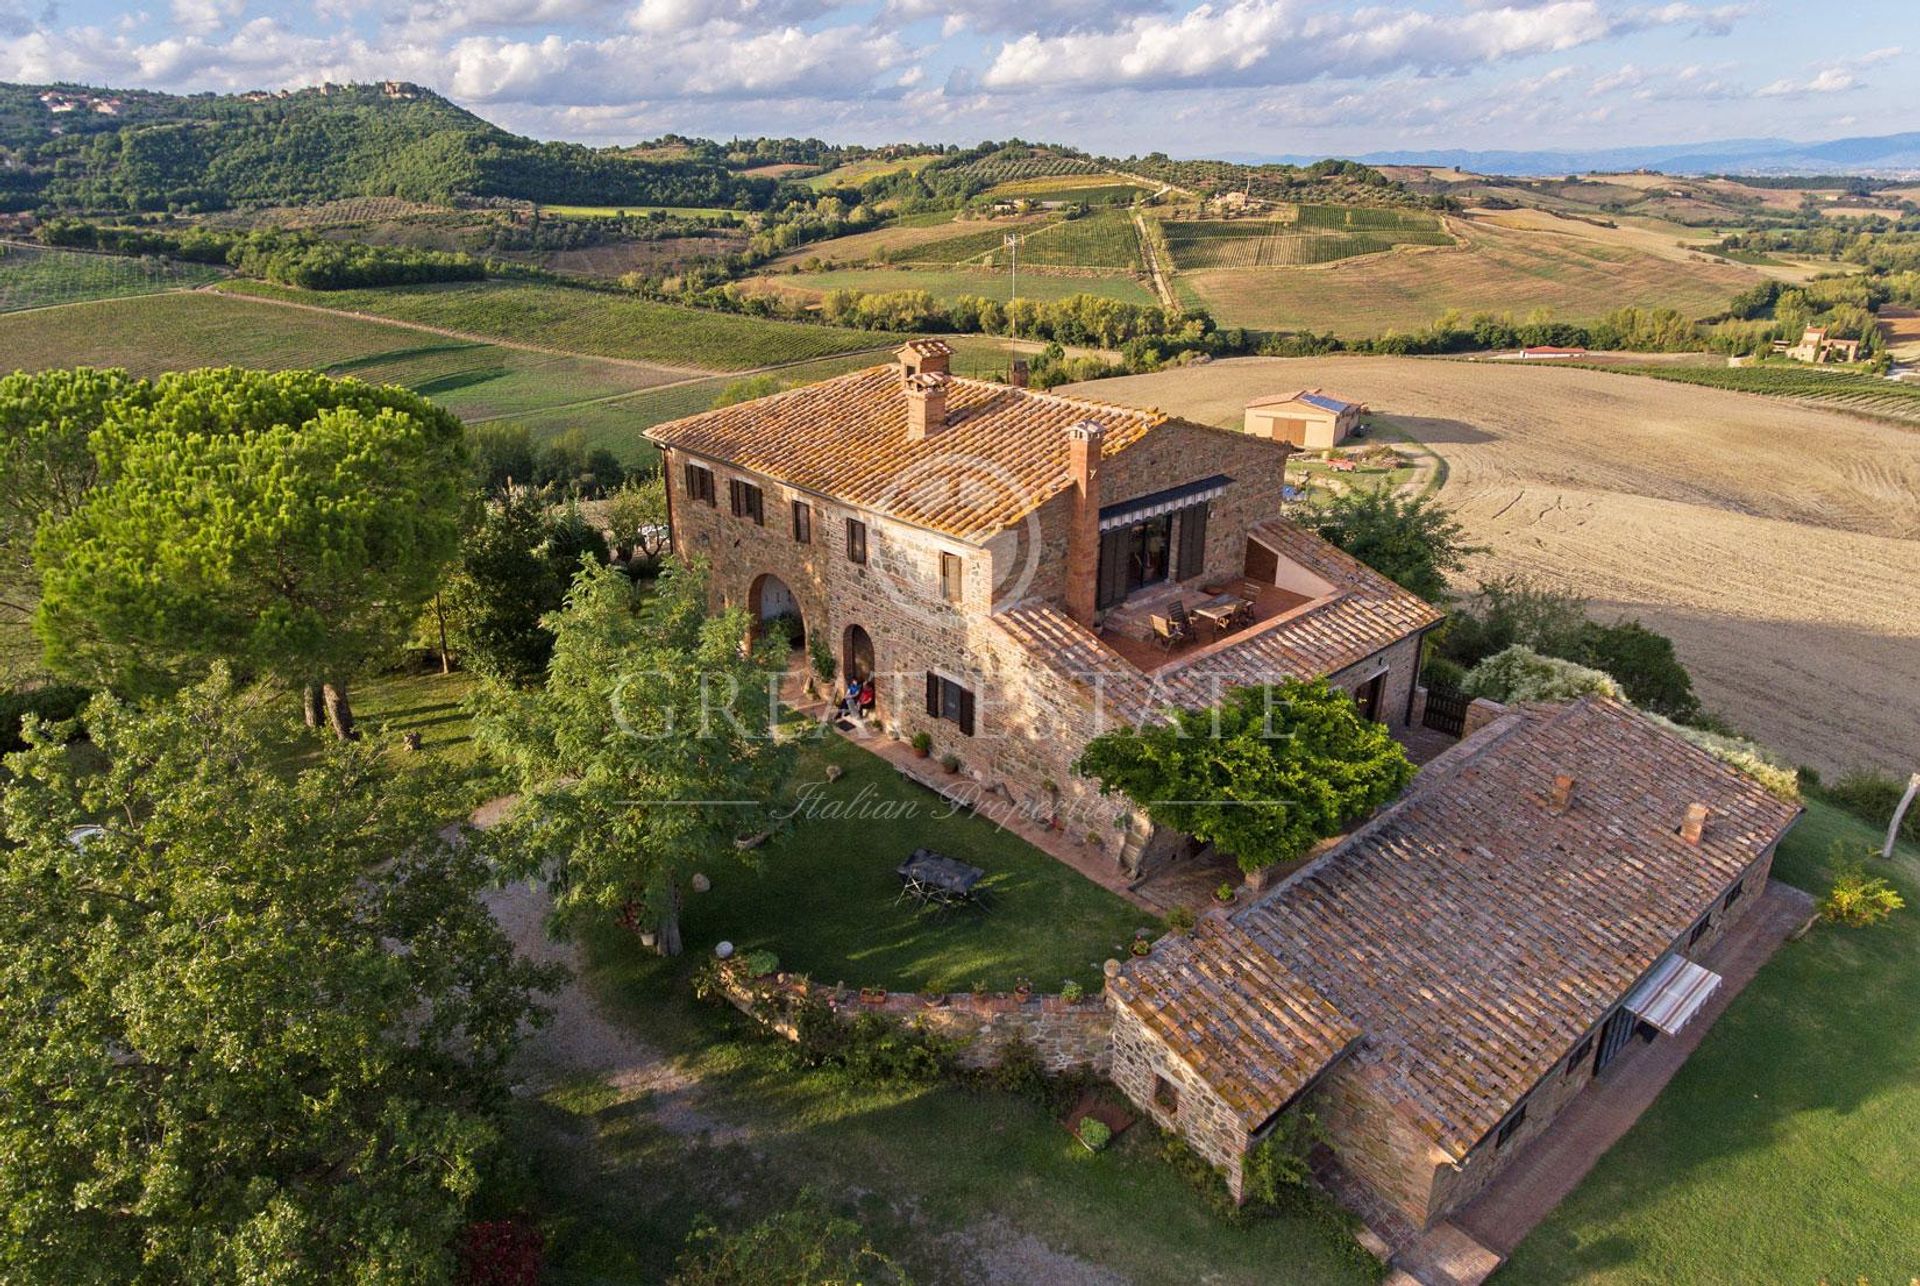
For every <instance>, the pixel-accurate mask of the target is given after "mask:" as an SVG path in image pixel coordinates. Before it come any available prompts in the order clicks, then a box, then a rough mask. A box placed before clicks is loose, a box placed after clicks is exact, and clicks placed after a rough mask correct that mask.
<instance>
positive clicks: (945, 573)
mask: <svg viewBox="0 0 1920 1286" xmlns="http://www.w3.org/2000/svg"><path fill="white" fill-rule="evenodd" d="M965 568H966V564H965V563H963V562H961V561H960V555H958V554H942V555H940V597H942V598H944V599H946V600H947V601H948V602H949V603H957V602H959V601H960V600H961V598H963V597H964V596H965V594H966V577H965V575H964V570H965Z"/></svg>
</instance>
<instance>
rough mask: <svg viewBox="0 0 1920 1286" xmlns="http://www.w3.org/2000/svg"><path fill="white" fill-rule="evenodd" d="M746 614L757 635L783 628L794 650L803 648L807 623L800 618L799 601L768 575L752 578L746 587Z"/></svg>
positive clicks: (782, 583) (788, 589)
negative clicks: (749, 617) (750, 583)
mask: <svg viewBox="0 0 1920 1286" xmlns="http://www.w3.org/2000/svg"><path fill="white" fill-rule="evenodd" d="M747 614H748V615H749V616H751V617H753V622H754V625H753V628H754V629H755V630H756V631H757V632H760V633H765V632H766V631H767V630H769V629H774V628H780V629H784V630H785V631H786V632H787V640H788V642H789V643H790V644H791V645H792V646H793V648H794V649H795V650H796V651H797V650H799V649H800V648H802V647H805V646H806V642H807V623H806V620H805V619H804V618H803V617H802V616H801V615H800V600H799V599H797V598H795V597H794V596H793V590H791V589H790V588H788V586H787V583H786V582H785V581H783V580H781V579H780V578H779V577H778V576H775V575H774V574H773V573H772V572H767V573H765V574H763V575H760V576H756V577H754V580H753V584H752V585H751V586H749V587H748V589H747Z"/></svg>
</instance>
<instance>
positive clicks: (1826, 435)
mask: <svg viewBox="0 0 1920 1286" xmlns="http://www.w3.org/2000/svg"><path fill="white" fill-rule="evenodd" d="M1314 385H1319V386H1323V387H1325V388H1326V389H1328V390H1329V391H1330V392H1333V393H1335V394H1338V395H1340V396H1343V397H1347V398H1351V399H1355V400H1359V401H1364V402H1366V403H1368V404H1369V405H1370V406H1372V407H1373V408H1374V409H1375V410H1376V411H1378V412H1380V413H1381V414H1382V415H1384V416H1386V417H1388V418H1390V419H1392V420H1393V421H1394V423H1395V424H1396V425H1398V426H1400V427H1402V428H1403V429H1405V430H1406V431H1407V432H1408V433H1410V434H1412V435H1413V436H1414V437H1416V438H1418V439H1419V440H1420V441H1422V442H1424V443H1426V445H1428V446H1429V447H1431V448H1433V449H1434V450H1435V451H1437V452H1438V453H1439V454H1440V455H1441V456H1442V457H1443V458H1444V459H1445V460H1446V462H1447V466H1448V473H1447V480H1446V483H1445V486H1444V488H1443V490H1442V492H1441V496H1442V498H1443V499H1444V500H1445V502H1446V503H1447V504H1448V505H1450V506H1452V507H1453V508H1454V509H1455V510H1456V511H1457V512H1458V513H1459V515H1460V518H1461V520H1462V521H1463V522H1464V523H1465V524H1466V525H1467V528H1468V532H1469V535H1470V538H1471V539H1472V540H1473V542H1474V543H1476V544H1480V545H1485V546H1487V547H1488V548H1489V550H1490V551H1491V552H1490V553H1489V554H1488V555H1486V556H1485V557H1484V558H1482V559H1480V560H1478V563H1477V565H1476V567H1475V568H1474V572H1475V574H1476V575H1483V574H1490V573H1496V572H1525V573H1528V574H1531V575H1536V576H1540V577H1543V578H1548V579H1551V580H1553V581H1557V582H1560V583H1563V584H1566V585H1568V586H1570V587H1572V588H1573V589H1575V590H1577V591H1579V592H1580V593H1582V594H1585V595H1588V596H1589V597H1590V598H1591V599H1592V600H1593V601H1594V605H1595V609H1596V611H1597V613H1598V614H1599V615H1600V616H1601V617H1603V618H1610V617H1611V616H1613V615H1615V614H1626V615H1631V616H1637V617H1639V618H1641V619H1642V620H1644V621H1645V622H1646V623H1647V624H1648V625H1650V626H1652V627H1654V628H1656V629H1659V630H1662V631H1664V632H1665V633H1667V634H1670V635H1671V636H1672V637H1673V639H1674V643H1675V645H1676V647H1677V648H1678V649H1679V652H1680V656H1681V659H1682V660H1683V661H1684V662H1685V663H1686V665H1687V666H1688V668H1689V669H1690V670H1692V672H1693V675H1694V680H1695V684H1696V686H1697V688H1698V689H1699V691H1700V694H1701V697H1702V699H1703V701H1704V702H1705V703H1706V705H1707V707H1708V708H1709V709H1711V710H1712V711H1714V712H1715V713H1717V714H1719V715H1721V716H1722V717H1724V718H1726V719H1727V720H1729V721H1730V722H1731V723H1733V724H1734V725H1735V726H1736V727H1739V728H1741V729H1743V730H1745V731H1746V732H1748V733H1749V734H1751V735H1753V736H1755V737H1757V738H1759V739H1760V740H1761V741H1763V742H1765V743H1767V744H1769V745H1771V746H1774V747H1775V748H1777V749H1778V750H1779V751H1781V752H1782V753H1783V754H1785V755H1787V756H1788V757H1790V758H1791V759H1793V760H1795V761H1796V762H1801V763H1808V764H1812V765H1814V766H1816V767H1818V768H1820V769H1821V770H1822V771H1826V772H1830V771H1832V770H1835V769H1838V768H1843V767H1846V766H1849V765H1856V764H1875V765H1879V766H1881V767H1885V768H1891V769H1895V770H1897V771H1901V772H1905V771H1909V770H1910V769H1911V767H1912V766H1913V765H1914V764H1915V763H1920V592H1916V586H1920V432H1916V431H1915V430H1913V429H1911V428H1905V427H1899V426H1895V425H1891V424H1887V423H1883V422H1880V421H1875V420H1867V419H1862V418H1859V417H1856V416H1851V415H1847V414H1845V413H1842V412H1835V411H1820V410H1812V409H1809V408H1806V407H1801V406H1795V405H1792V404H1788V403H1784V402H1779V401H1774V400H1771V399H1767V398H1761V397H1755V396H1750V395H1747V394H1742V393H1729V392H1724V391H1721V390H1718V389H1710V388H1696V387H1692V386H1686V385H1675V384H1670V383H1665V382H1662V381H1657V380H1651V379H1645V378H1642V377H1636V376H1630V375H1614V374H1608V373H1606V372H1603V371H1584V370H1571V369H1565V368H1558V369H1555V368H1547V369H1542V368H1540V367H1525V366H1517V365H1508V364H1495V363H1474V362H1457V361H1440V360H1431V359H1417V358H1388V357H1358V358H1337V357H1336V358H1312V359H1300V360H1288V359H1282V358H1243V359H1237V360H1233V361H1224V362H1214V363H1211V364H1208V365H1205V366H1195V367H1187V368H1184V369H1180V370H1173V371H1165V372H1162V373H1160V374H1156V375H1138V376H1129V377H1126V378H1122V379H1114V380H1101V381H1098V382H1095V383H1092V384H1085V385H1079V386H1077V388H1078V390H1079V391H1081V392H1084V393H1086V394H1087V395H1089V396H1093V397H1100V398H1105V399H1108V400H1112V401H1117V402H1123V403H1130V404H1135V405H1153V406H1159V407H1162V408H1164V409H1165V410H1168V411H1170V412H1174V413H1178V414H1183V415H1187V416H1190V417H1192V418H1195V419H1199V420H1204V421H1207V422H1209V423H1216V424H1227V425H1237V424H1238V423H1239V420H1240V412H1241V408H1242V407H1243V406H1244V404H1245V403H1246V402H1247V401H1249V400H1251V399H1252V398H1254V397H1258V396H1261V395H1264V394H1268V393H1273V392H1279V391H1285V390H1289V389H1295V388H1301V387H1310V386H1314Z"/></svg>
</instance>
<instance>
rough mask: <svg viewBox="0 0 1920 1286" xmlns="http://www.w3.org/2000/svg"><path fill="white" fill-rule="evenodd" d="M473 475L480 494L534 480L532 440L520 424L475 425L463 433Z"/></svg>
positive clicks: (502, 489) (524, 427)
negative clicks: (470, 458) (510, 484)
mask: <svg viewBox="0 0 1920 1286" xmlns="http://www.w3.org/2000/svg"><path fill="white" fill-rule="evenodd" d="M467 450H468V452H469V453H470V454H471V455H472V458H473V475H474V478H475V479H476V480H477V482H478V483H479V485H480V488H481V489H482V490H484V491H489V492H494V491H504V490H505V489H506V487H507V485H508V484H509V483H519V484H521V485H523V486H524V485H525V484H527V483H530V482H532V481H533V480H534V476H533V474H534V455H533V436H532V435H531V434H529V433H528V432H527V429H526V426H525V425H521V424H475V425H472V426H471V427H469V428H468V429H467Z"/></svg>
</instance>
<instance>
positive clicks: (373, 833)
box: [0, 667, 554, 1283]
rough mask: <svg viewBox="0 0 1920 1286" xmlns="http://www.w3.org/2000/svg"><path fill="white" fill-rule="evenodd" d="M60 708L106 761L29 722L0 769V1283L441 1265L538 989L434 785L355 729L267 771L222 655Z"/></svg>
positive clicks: (271, 725) (374, 1277) (547, 981)
mask: <svg viewBox="0 0 1920 1286" xmlns="http://www.w3.org/2000/svg"><path fill="white" fill-rule="evenodd" d="M86 718H87V724H88V729H89V731H90V733H91V735H92V740H93V743H94V745H95V746H96V747H97V749H98V750H99V752H100V756H101V757H102V758H103V759H104V766H99V765H97V764H94V765H86V766H83V765H80V764H77V763H76V762H75V761H74V759H73V758H72V757H71V756H70V755H69V754H68V753H67V752H66V751H65V750H64V749H63V748H62V747H60V746H59V745H57V744H54V743H53V742H51V741H50V740H46V739H44V738H40V739H38V740H37V741H36V744H34V745H33V746H32V747H31V748H30V749H28V750H26V751H22V752H20V753H17V754H13V755H9V756H8V757H7V760H6V765H7V770H8V776H7V780H6V784H5V786H4V789H3V790H0V831H3V832H4V837H5V842H4V844H3V845H0V958H3V959H4V960H5V961H6V966H5V968H4V969H0V1160H3V1162H4V1163H0V1280H6V1281H40V1282H100V1283H106V1282H128V1281H155V1282H161V1281H166V1282H238V1281H247V1282H318V1281H383V1282H427V1281H435V1280H440V1279H444V1277H445V1276H446V1275H447V1273H448V1270H449V1268H450V1254H449V1246H450V1243H451V1241H452V1238H453V1234H454V1233H455V1231H456V1230H457V1229H458V1228H459V1227H460V1225H461V1224H462V1222H463V1221H464V1219H465V1211H466V1208H467V1203H468V1201H469V1200H470V1198H471V1197H472V1195H473V1193H474V1191H475V1188H476V1186H477V1185H478V1183H479V1181H480V1178H481V1174H482V1170H483V1168H484V1167H485V1166H486V1164H487V1163H488V1159H489V1156H490V1153H491V1152H492V1150H493V1149H494V1147H495V1145H496V1142H497V1139H498V1130H497V1127H496V1124H495V1120H494V1117H493V1112H494V1110H495V1109H496V1108H497V1107H498V1106H499V1105H500V1104H501V1103H502V1102H503V1100H504V1094H505V1084H504V1076H503V1067H504V1064H505V1061H506V1059H507V1058H508V1056H509V1054H510V1053H511V1052H512V1050H513V1049H514V1047H515V1043H516V1041H517V1039H518V1035H517V1034H518V1031H519V1029H520V1026H521V1024H522V1023H523V1022H525V1021H527V1020H528V1019H530V1018H531V1017H534V1016H535V1011H534V1009H533V1007H532V1004H531V1001H530V991H531V990H532V989H535V988H537V987H542V986H547V985H551V983H552V982H553V981H554V980H553V978H552V977H551V976H550V974H549V972H548V971H546V970H541V969H536V968H534V967H533V966H530V965H528V964H526V963H524V962H519V961H516V960H515V958H514V955H513V952H512V947H511V944H510V943H509V942H508V941H507V939H506V937H505V935H504V934H503V933H502V932H501V930H500V929H499V927H498V926H497V925H496V924H495V923H494V921H493V919H492V917H491V916H490V915H489V914H488V912H487V910H486V909H485V907H484V906H483V905H482V904H481V903H480V902H479V901H478V898H477V894H478V892H479V890H480V889H482V888H483V887H484V886H485V885H486V884H487V882H488V880H489V878H490V876H489V871H488V869H487V867H486V865H485V863H484V862H483V861H482V859H481V857H480V855H479V853H478V852H477V851H476V850H475V849H474V848H472V847H471V846H468V847H465V848H454V847H450V846H449V845H448V844H447V843H446V842H445V841H444V840H442V839H441V838H440V836H439V831H440V828H441V826H442V825H443V823H444V820H445V818H446V817H447V816H448V815H449V813H451V812H453V811H455V810H457V808H458V800H457V799H456V798H455V797H454V796H453V795H451V794H449V792H448V790H447V789H446V788H445V787H444V786H443V785H441V784H439V783H438V782H436V781H435V780H434V779H432V778H430V777H428V776H427V775H426V774H424V773H422V772H419V771H401V770H399V769H397V768H395V767H394V766H393V765H392V763H391V761H390V759H389V758H388V757H386V756H383V755H382V754H380V753H379V752H378V751H376V750H374V749H373V748H371V747H366V746H361V745H353V744H344V745H342V744H336V745H333V746H331V747H330V748H327V749H324V750H322V751H321V752H320V753H319V754H317V755H316V756H315V757H314V759H313V760H312V762H311V764H310V766H308V767H306V768H305V769H303V770H302V771H301V772H299V773H298V774H289V773H287V771H286V768H285V742H286V736H287V729H286V728H285V725H284V724H283V723H282V722H281V721H280V720H279V719H268V718H266V717H265V713H264V711H263V709H262V708H261V706H260V704H259V702H258V700H257V699H255V698H253V697H250V696H249V695H247V694H244V693H242V692H240V691H239V690H237V689H236V688H235V687H234V685H233V683H232V682H231V681H230V679H229V677H228V675H227V674H226V672H225V670H224V668H221V667H216V670H215V672H214V674H213V675H212V676H211V677H209V678H208V679H207V680H206V681H204V682H203V683H201V684H199V685H196V686H194V687H191V688H189V689H186V690H185V691H183V692H182V693H180V694H179V695H178V696H177V697H175V698H174V699H173V700H171V701H169V702H165V703H162V704H160V705H158V706H157V707H154V708H151V709H149V710H146V711H141V710H137V709H135V708H133V707H130V706H125V705H121V704H118V703H116V702H115V701H114V700H113V699H111V698H104V697H103V698H100V699H98V700H96V702H95V703H94V705H93V706H92V707H91V708H90V710H89V712H88V714H87V716H86ZM32 735H35V736H36V737H37V736H38V734H37V733H34V734H32ZM89 824H91V825H97V826H98V827H99V829H97V830H95V831H93V832H92V833H91V835H81V836H74V837H71V838H70V836H73V832H74V831H75V828H77V827H81V826H83V825H89Z"/></svg>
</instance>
